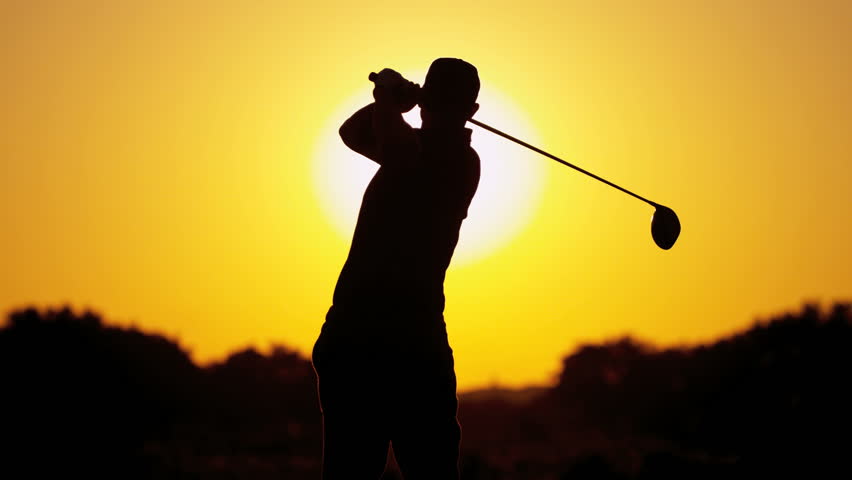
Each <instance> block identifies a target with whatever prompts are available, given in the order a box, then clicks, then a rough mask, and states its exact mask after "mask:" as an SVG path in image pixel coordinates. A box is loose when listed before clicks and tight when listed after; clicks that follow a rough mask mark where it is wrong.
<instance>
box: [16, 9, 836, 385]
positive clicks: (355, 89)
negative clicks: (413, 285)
mask: <svg viewBox="0 0 852 480" xmlns="http://www.w3.org/2000/svg"><path fill="white" fill-rule="evenodd" d="M288 3H289V2H265V1H256V2H252V1H246V2H220V1H203V2H202V1H198V2H179V1H144V2H141V1H140V2H133V1H126V2H107V1H98V2H94V1H91V2H90V1H75V2H65V1H47V0H45V1H33V2H3V3H2V4H0V65H2V71H3V75H2V76H0V106H2V108H0V112H2V113H0V161H2V168H1V169H0V272H2V274H3V275H2V277H0V308H3V309H5V310H9V309H12V308H15V307H19V306H23V305H28V304H36V305H39V306H48V305H53V306H55V305H59V304H61V303H65V302H69V303H70V304H72V305H73V306H75V307H77V308H82V307H85V306H90V307H93V308H95V309H97V310H99V311H101V312H103V313H104V315H105V316H107V317H108V318H110V319H112V320H114V321H116V322H118V323H121V324H130V323H135V324H137V325H139V326H141V327H143V328H145V329H147V330H154V331H159V332H163V333H166V334H168V335H170V336H175V337H179V338H180V339H181V342H182V344H183V345H185V346H187V347H188V348H190V349H191V350H192V352H193V354H194V356H195V358H196V359H198V360H200V361H207V360H210V359H213V358H217V357H220V356H222V355H223V354H225V353H226V352H228V351H231V350H232V349H234V348H238V347H243V346H246V345H248V344H257V345H260V346H266V345H268V343H269V342H283V343H285V344H287V345H291V346H293V347H295V348H298V349H299V350H301V351H303V352H308V351H309V349H310V346H311V345H312V342H313V340H314V339H315V337H316V335H317V333H318V331H319V328H320V325H321V322H322V319H323V315H324V313H325V311H326V309H327V308H328V305H329V302H330V300H331V293H332V288H333V286H334V282H335V281H336V277H337V274H338V272H339V269H340V266H341V265H342V262H343V260H344V259H345V255H346V253H347V249H348V241H349V237H348V235H347V234H346V233H345V232H343V233H341V231H340V228H339V226H336V224H335V220H334V219H333V218H331V217H330V215H329V213H328V205H329V204H333V203H334V202H335V201H336V200H334V197H333V195H332V192H329V191H327V188H325V189H324V187H322V186H318V185H321V182H319V183H318V181H317V175H320V176H322V171H323V170H321V169H320V170H318V169H317V165H322V164H323V163H322V162H324V161H326V160H327V159H326V158H324V156H327V155H328V152H334V151H336V150H334V149H335V148H336V147H335V144H333V142H334V138H333V135H331V136H330V135H329V134H328V132H329V131H332V132H333V130H334V128H336V125H338V124H339V123H340V122H341V121H342V120H344V119H345V116H346V114H347V113H348V111H347V110H346V108H348V106H349V105H350V104H351V103H352V102H353V101H357V100H358V99H369V91H370V90H369V89H370V85H369V83H368V82H367V81H366V75H367V73H369V72H370V71H377V70H379V69H381V68H382V67H392V68H396V69H398V70H400V71H404V72H412V74H413V75H414V76H416V75H417V72H420V75H421V77H420V78H413V80H415V81H418V82H422V75H423V73H425V70H426V68H427V67H428V65H429V63H430V62H431V61H432V60H433V59H434V58H437V57H440V56H455V57H461V58H464V59H466V60H468V61H470V62H472V63H474V64H475V65H476V66H477V67H478V68H479V72H480V76H481V78H482V81H483V91H485V90H486V89H487V90H488V91H489V92H492V93H493V94H489V95H490V96H489V97H487V98H490V99H492V103H496V100H495V99H496V98H498V97H499V98H505V99H509V101H510V102H511V107H512V108H513V109H515V110H511V112H515V111H517V112H520V113H517V114H516V115H512V118H511V120H506V119H505V118H502V117H501V115H506V114H507V112H510V111H509V110H506V109H505V108H503V107H500V108H496V107H495V108H492V109H491V110H490V112H489V108H487V107H486V105H483V110H482V114H481V116H478V118H480V120H482V121H485V122H486V123H493V124H494V126H496V127H497V128H505V129H506V130H508V131H510V133H512V132H517V131H518V130H517V129H522V128H521V127H524V126H525V125H528V126H529V131H530V133H529V135H531V136H534V137H535V141H536V142H537V143H538V144H539V145H540V146H542V147H543V148H544V149H546V150H548V151H551V152H553V153H555V154H557V155H560V156H562V157H563V158H565V159H567V160H569V161H576V162H577V163H578V164H579V165H581V166H583V167H585V168H588V169H589V170H591V171H593V172H595V173H598V174H600V175H602V176H604V177H605V178H608V179H610V180H612V181H614V182H616V183H618V184H621V185H623V186H625V187H627V188H629V189H631V190H634V191H636V192H637V193H639V194H640V195H644V196H647V197H649V198H651V199H652V200H655V201H658V202H660V203H663V204H666V205H668V206H670V207H672V208H673V209H674V210H675V211H676V212H677V213H678V215H679V216H680V218H681V222H682V223H683V233H682V235H681V238H680V240H679V242H678V244H677V245H675V247H674V248H673V249H672V250H671V251H667V252H664V251H662V250H659V249H658V248H656V247H655V246H654V245H653V242H652V241H651V237H650V234H649V232H648V224H649V221H650V216H651V213H652V209H651V208H650V207H648V206H646V205H643V204H642V203H640V202H637V201H636V200H634V199H631V198H630V197H628V196H626V195H624V194H621V193H619V192H617V191H615V190H612V189H610V188H609V187H606V186H603V185H602V184H599V183H597V182H594V181H592V180H590V179H588V178H586V177H583V176H581V175H579V174H576V173H574V172H573V171H571V170H569V169H567V168H565V167H562V166H559V165H557V164H555V163H553V162H551V161H549V160H547V159H545V158H543V157H540V156H538V155H536V154H533V153H532V152H527V151H525V150H523V149H521V148H519V147H515V146H512V145H509V144H506V145H505V147H504V149H503V150H501V151H500V154H503V155H505V156H506V158H507V159H509V160H510V161H516V162H517V164H518V165H530V167H529V168H530V169H531V171H533V170H534V171H536V172H538V173H537V175H540V177H541V178H540V182H539V183H537V185H538V187H537V188H536V191H535V192H534V195H535V198H534V200H530V201H529V202H526V203H525V204H528V206H526V207H523V208H524V210H523V212H525V213H523V214H522V216H523V218H524V222H523V225H524V226H523V228H521V229H520V230H518V231H517V234H516V235H514V236H507V237H506V238H503V240H501V243H500V245H499V246H498V247H494V248H493V249H491V250H489V251H488V252H487V254H483V255H480V257H479V258H477V259H475V260H471V261H468V262H466V263H464V264H459V265H456V266H453V267H451V270H450V271H449V273H448V278H447V282H446V292H447V297H448V302H447V311H446V319H447V323H448V330H449V333H450V339H451V342H452V344H453V348H454V350H455V354H456V366H457V373H458V376H459V384H460V386H461V387H462V388H468V387H473V386H478V385H484V384H488V383H491V382H500V383H503V384H510V385H518V384H524V383H529V382H541V381H546V380H548V379H549V378H551V375H552V374H554V373H555V372H556V371H557V369H558V367H559V359H560V358H561V356H562V355H563V354H565V353H567V352H568V351H570V350H571V349H572V348H573V347H574V346H575V345H576V344H577V342H582V341H590V340H594V341H597V340H601V339H605V338H610V337H612V336H615V335H620V334H623V333H632V334H635V335H638V336H639V337H641V338H644V339H648V340H652V341H654V342H658V343H660V344H672V343H677V342H693V341H702V340H708V339H711V338H715V337H717V336H719V335H722V334H725V333H729V332H732V331H735V330H737V329H740V328H743V327H745V326H747V325H749V324H750V323H751V322H752V320H753V318H754V317H755V316H756V315H761V316H767V315H769V314H772V313H776V312H779V311H782V310H787V309H793V308H798V306H799V305H800V303H801V302H802V301H804V300H816V301H822V302H827V301H832V300H836V299H849V298H850V297H852V249H850V248H849V245H852V215H850V206H852V188H850V184H851V183H852V165H850V160H852V136H850V132H852V88H850V85H852V28H849V26H850V25H852V2H848V1H833V2H832V1H791V2H770V1H704V2H699V1H690V2H683V1H666V2H662V1H660V2H656V1H655V2H631V1H602V2H554V4H553V5H551V4H548V3H544V2H520V3H519V2H484V3H481V4H476V3H474V2H464V5H454V4H455V3H456V2H444V3H445V5H435V6H432V7H428V8H427V7H423V6H421V5H418V6H413V7H403V6H402V5H403V4H402V3H400V2H387V3H380V2H368V3H366V4H365V3H363V2H357V3H356V2H351V3H342V4H335V3H332V2H319V1H317V2H310V4H309V5H310V6H302V7H293V6H290V5H288ZM436 3H441V2H436ZM500 3H504V4H503V5H500ZM495 95H497V96H495ZM353 99H354V100H353ZM485 100H486V97H483V99H482V101H483V102H485ZM486 103H487V102H486ZM501 109H502V110H501ZM511 112H510V113H511ZM489 115H490V116H489ZM518 122H520V123H518ZM524 122H526V123H524ZM513 128H515V130H512V129H513ZM487 135H490V134H487V133H485V132H482V131H475V132H474V142H476V141H477V137H479V138H480V139H481V140H482V139H483V136H487ZM497 148H499V147H497ZM480 153H482V152H480ZM359 160H360V159H358V158H353V159H352V161H355V162H357V161H359ZM364 161H366V160H364ZM488 161H489V159H488V158H485V155H483V169H486V168H488V167H489V165H491V166H492V167H493V168H502V167H499V166H495V165H497V164H490V163H488ZM533 165H535V166H533ZM506 168H508V167H506ZM512 168H515V167H512ZM317 172H320V173H319V174H318V173H317ZM518 195H519V194H518ZM525 195H526V194H525ZM524 198H526V197H524ZM530 198H532V197H530ZM521 200H523V199H521V198H519V200H518V202H519V205H520V204H521V203H524V202H521ZM517 208H521V207H517ZM471 238H473V236H472V235H471ZM462 242H465V230H464V229H463V230H462ZM472 248H476V247H472ZM483 251H484V250H483Z"/></svg>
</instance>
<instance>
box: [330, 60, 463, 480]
mask: <svg viewBox="0 0 852 480" xmlns="http://www.w3.org/2000/svg"><path fill="white" fill-rule="evenodd" d="M371 79H372V80H373V81H374V82H375V84H376V86H375V88H374V90H373V97H374V99H375V102H374V103H372V104H370V105H367V106H366V107H364V108H362V109H361V110H359V111H358V112H356V113H355V114H354V115H352V117H350V118H349V119H348V120H347V121H346V122H345V123H344V124H343V126H342V127H341V128H340V136H341V138H342V139H343V142H344V143H345V144H346V145H347V146H348V147H349V148H351V149H352V150H354V151H356V152H358V153H360V154H362V155H364V156H365V157H367V158H369V159H371V160H373V161H375V162H376V163H378V164H379V165H380V167H379V170H378V171H377V172H376V175H375V176H374V177H373V179H372V181H371V182H370V184H369V186H368V187H367V189H366V192H365V193H364V198H363V200H362V204H361V211H360V214H359V216H358V223H357V225H356V227H355V233H354V236H353V239H352V246H351V248H350V251H349V257H348V258H347V260H346V263H345V264H344V266H343V270H342V271H341V273H340V277H339V278H338V281H337V286H336V288H335V291H334V301H333V305H332V307H331V308H330V309H329V311H328V314H327V315H326V321H325V324H324V325H323V327H322V332H321V333H320V336H319V338H318V339H317V342H316V344H315V345H314V350H313V362H314V369H315V370H316V372H317V377H318V380H319V395H320V406H321V408H322V413H323V429H324V432H323V479H324V480H336V479H344V478H345V479H362V478H363V479H367V478H379V477H380V476H381V474H382V472H383V471H384V467H385V461H386V459H387V453H388V445H389V444H391V443H392V444H393V449H394V455H395V457H396V459H397V463H398V464H399V466H400V469H401V470H402V473H403V475H404V476H405V478H406V479H407V480H418V479H429V480H442V479H457V478H458V475H459V473H458V455H459V440H460V435H461V431H460V428H459V424H458V421H457V420H456V412H457V407H458V402H457V399H456V377H455V372H454V369H453V352H452V349H451V348H450V346H449V343H448V341H447V332H446V325H445V323H444V319H443V311H444V291H443V283H444V275H445V273H446V270H447V267H448V266H449V264H450V259H451V258H452V255H453V251H454V249H455V246H456V243H457V242H458V238H459V229H460V227H461V224H462V220H463V219H464V218H465V217H466V216H467V209H468V206H469V205H470V202H471V200H472V199H473V195H474V193H475V192H476V188H477V185H478V183H479V157H478V156H477V154H476V152H475V151H474V150H473V148H471V146H470V133H471V130H470V129H468V128H465V124H466V122H467V120H468V119H470V118H471V117H473V115H474V114H475V113H476V111H477V109H478V108H479V105H478V104H477V103H476V97H477V95H478V94H479V76H478V73H477V70H476V68H475V67H474V66H473V65H471V64H469V63H467V62H464V61H462V60H459V59H455V58H439V59H437V60H435V61H434V62H433V63H432V65H431V66H430V67H429V72H428V73H427V75H426V81H425V83H424V85H423V88H422V89H421V88H420V87H419V85H417V84H414V83H412V82H409V81H407V80H405V79H404V78H403V77H402V76H401V75H400V74H399V73H397V72H395V71H393V70H390V69H384V70H382V71H381V72H380V73H379V74H378V75H375V76H372V75H371ZM416 104H419V105H420V116H421V119H422V120H423V122H422V127H421V128H420V129H414V128H412V127H411V126H409V125H408V124H407V123H406V122H405V120H404V119H403V118H402V114H403V113H404V112H407V111H409V110H411V109H412V108H413V107H414V105H416Z"/></svg>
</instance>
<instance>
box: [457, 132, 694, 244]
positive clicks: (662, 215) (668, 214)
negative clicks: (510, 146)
mask: <svg viewBox="0 0 852 480" xmlns="http://www.w3.org/2000/svg"><path fill="white" fill-rule="evenodd" d="M468 121H469V122H470V123H472V124H474V125H476V126H478V127H480V128H484V129H485V130H488V131H489V132H491V133H496V134H497V135H500V136H501V137H503V138H506V139H509V140H511V141H513V142H515V143H517V144H518V145H523V146H524V147H527V148H529V149H530V150H532V151H534V152H537V153H540V154H542V155H544V156H545V157H547V158H550V159H551V160H555V161H557V162H559V163H561V164H562V165H565V166H568V167H571V168H573V169H574V170H577V171H578V172H580V173H585V174H586V175H588V176H590V177H592V178H594V179H595V180H599V181H601V182H603V183H605V184H607V185H609V186H610V187H614V188H617V189H619V190H621V191H622V192H624V193H626V194H628V195H630V196H632V197H634V198H638V199H639V200H642V201H643V202H645V203H647V204H648V205H651V206H652V207H654V208H655V210H654V216H653V217H652V218H651V236H652V237H653V238H654V243H656V244H657V246H658V247H660V248H662V249H663V250H668V249H670V248H672V246H673V245H674V244H675V242H676V241H677V237H678V236H679V235H680V220H678V218H677V214H675V212H674V210H672V209H671V208H669V207H666V206H664V205H660V204H659V203H656V202H652V201H651V200H648V199H647V198H645V197H642V196H640V195H636V194H635V193H633V192H631V191H630V190H627V189H626V188H622V187H619V186H618V185H616V184H614V183H612V182H610V181H609V180H606V179H603V178H601V177H599V176H597V175H595V174H594V173H592V172H589V171H587V170H583V169H582V168H580V167H578V166H576V165H573V164H571V163H568V162H566V161H565V160H562V159H561V158H559V157H557V156H555V155H551V154H549V153H547V152H545V151H544V150H542V149H540V148H536V147H534V146H532V145H530V144H529V143H527V142H524V141H523V140H519V139H517V138H515V137H513V136H511V135H509V134H507V133H503V132H501V131H500V130H497V129H496V128H494V127H491V126H489V125H486V124H484V123H482V122H480V121H478V120H474V119H472V118H471V119H470V120H468Z"/></svg>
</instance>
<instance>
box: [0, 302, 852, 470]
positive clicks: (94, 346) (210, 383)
mask: <svg viewBox="0 0 852 480" xmlns="http://www.w3.org/2000/svg"><path fill="white" fill-rule="evenodd" d="M850 347H852V314H850V308H849V305H841V304H838V305H836V306H834V307H833V308H832V309H831V310H830V311H820V310H819V309H817V308H816V307H813V306H806V307H805V308H803V309H802V311H800V312H797V313H791V314H788V315H784V316H781V317H779V318H775V319H772V320H770V321H766V322H758V323H756V324H755V325H754V326H753V327H752V328H751V329H749V330H747V331H744V332H742V333H740V334H738V335H734V336H731V337H729V338H725V339H722V340H719V341H717V342H715V343H713V344H709V345H703V346H699V347H695V348H688V349H687V348H684V349H657V348H654V347H652V346H649V345H646V344H643V343H640V342H637V341H635V340H633V339H631V338H623V339H619V340H615V341H612V342H610V343H606V344H603V345H586V346H583V347H581V348H579V349H577V350H576V351H575V352H573V353H571V354H570V355H568V356H566V357H565V358H564V361H563V369H562V372H561V375H560V376H559V379H558V382H556V384H555V385H553V386H549V387H538V388H530V389H524V390H501V389H493V390H481V391H477V392H470V393H467V394H463V395H461V397H460V411H459V418H460V421H461V423H462V428H463V439H462V450H463V457H462V460H461V466H462V472H463V478H464V479H469V480H477V479H483V480H484V479H489V480H490V479H494V480H496V479H501V480H502V479H507V480H508V479H513V480H515V479H517V480H521V479H524V480H526V479H560V480H561V479H651V478H654V479H656V478H669V477H679V478H690V479H702V478H725V479H730V478H746V477H748V478H755V477H757V478H763V477H769V476H778V475H782V474H783V475H784V476H785V477H786V476H796V475H798V476H802V477H805V478H852V476H850V473H852V468H850V465H849V462H848V460H847V456H848V455H849V453H848V446H849V440H848V438H849V432H850V426H852V425H850V411H849V408H850V407H849V405H850V404H852V402H851V401H852V398H850V397H852V395H850V393H849V391H850V390H849V388H848V383H849V379H850V366H852V348H850ZM0 382H2V389H0V391H2V394H0V425H2V428H0V442H2V444H0V452H2V454H1V455H2V456H3V458H2V462H0V477H2V478H10V479H12V478H44V477H46V476H48V475H61V476H62V477H69V476H70V477H71V478H76V477H78V476H82V477H87V478H96V477H101V478H106V477H109V478H125V479H136V478H179V479H184V478H186V479H243V480H250V479H273V478H274V479H296V480H298V479H317V478H319V461H320V454H321V442H322V440H321V418H320V416H319V410H318V407H317V399H316V390H315V383H314V382H315V380H314V375H313V369H312V368H311V365H310V362H309V361H308V360H307V359H305V358H303V357H301V356H299V355H298V354H296V353H293V352H291V351H289V350H287V349H286V348H283V347H280V348H276V349H274V350H273V351H271V352H269V353H266V354H263V353H258V352H257V351H255V350H251V349H249V350H244V351H241V352H236V353H234V354H232V355H231V356H230V357H228V358H227V359H226V360H224V361H222V362H221V363H218V364H215V365H212V366H209V367H205V368H200V367H198V366H197V365H195V364H193V363H192V361H191V360H190V358H189V356H188V355H187V354H186V352H185V351H184V350H182V349H181V348H180V346H179V345H178V344H177V343H176V342H174V341H172V340H169V339H166V338H163V337H161V336H158V335H152V334H147V333H144V332H141V331H138V330H135V329H122V328H117V327H112V326H108V325H106V324H104V322H103V321H102V319H101V318H100V316H98V315H96V314H93V313H90V312H83V313H80V314H77V313H75V312H73V311H72V310H70V309H68V308H63V309H58V310H46V311H37V310H35V309H25V310H20V311H16V312H12V313H10V314H9V316H8V319H7V321H6V323H5V325H4V326H3V328H2V330H0ZM397 475H398V474H396V473H395V472H394V469H393V465H392V464H391V466H390V467H389V470H388V472H387V473H386V475H385V477H386V478H388V479H390V478H396V476H397Z"/></svg>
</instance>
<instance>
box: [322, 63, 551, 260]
mask: <svg viewBox="0 0 852 480" xmlns="http://www.w3.org/2000/svg"><path fill="white" fill-rule="evenodd" d="M406 78H418V77H417V76H416V75H406ZM421 83H422V81H421ZM371 91H372V90H371V89H369V87H367V88H365V90H364V91H363V92H360V93H359V94H357V95H354V96H352V97H351V98H349V99H348V100H347V101H345V102H343V104H341V106H340V108H339V109H338V110H337V111H336V112H335V113H334V114H333V115H332V116H331V117H330V118H329V122H328V124H327V125H326V127H325V128H324V129H323V131H322V133H321V134H320V136H319V139H318V141H317V146H316V149H315V151H316V153H315V161H314V165H313V167H314V168H313V176H314V179H313V180H314V187H315V192H316V194H317V196H318V199H319V203H320V205H321V208H322V210H323V211H324V212H325V215H326V218H327V219H328V221H329V222H330V223H331V224H332V225H333V227H334V229H335V230H336V231H337V232H338V233H339V234H340V235H342V236H344V237H346V238H351V236H352V232H353V230H354V228H355V222H356V220H357V218H358V210H359V209H360V207H361V198H362V196H363V194H364V189H365V188H366V187H367V184H368V183H369V182H370V179H371V178H372V177H373V174H375V172H376V170H377V169H378V165H376V164H375V163H374V162H372V161H371V160H369V159H367V158H364V157H362V156H361V155H359V154H357V153H355V152H353V151H351V150H349V149H348V148H347V147H346V146H345V145H344V144H343V142H342V141H341V140H340V136H339V134H338V129H339V128H340V125H341V124H343V122H344V121H345V120H346V119H347V118H348V117H349V116H350V115H352V114H353V113H355V112H356V111H357V110H358V109H360V108H361V107H363V106H364V105H367V104H369V103H370V102H372V95H371ZM477 101H478V103H479V105H480V108H479V112H478V113H477V114H476V116H475V118H476V119H477V120H479V121H481V122H483V123H486V124H488V125H491V126H493V127H495V128H498V129H501V130H503V131H505V132H507V133H509V134H511V135H513V136H516V137H518V138H522V139H524V140H526V141H528V142H529V143H533V144H535V143H537V140H538V138H537V135H536V134H535V131H534V129H533V128H532V125H531V124H530V122H529V121H528V120H527V118H526V116H525V115H524V114H523V113H522V112H521V110H520V109H519V108H517V107H516V106H515V105H514V104H513V103H512V102H511V101H510V100H509V99H508V98H506V97H505V96H504V95H501V94H500V93H498V92H496V91H494V90H492V89H490V88H488V87H487V86H485V85H483V86H482V88H481V90H480V93H479V98H478V100H477ZM404 118H405V120H406V121H407V122H408V123H409V124H410V125H411V126H413V127H415V128H417V127H419V126H420V111H419V109H418V108H417V107H415V108H414V109H413V110H411V111H410V112H408V113H406V114H405V115H404ZM468 127H469V128H471V129H472V130H473V133H472V135H471V145H472V146H473V148H474V149H475V150H476V152H477V153H478V154H479V157H480V161H481V163H482V169H481V174H480V180H479V188H478V189H477V191H476V196H475V197H474V199H473V201H472V202H471V205H470V208H469V210H468V216H467V218H466V219H465V220H464V222H463V224H462V228H461V232H460V235H459V243H458V246H457V247H456V251H455V254H454V255H453V264H454V265H459V264H465V263H471V262H474V261H477V260H481V259H483V258H485V257H487V256H489V255H492V254H494V253H495V252H497V251H498V250H499V249H500V248H501V247H504V246H505V245H507V244H508V243H509V242H510V241H511V240H512V238H514V237H515V236H516V235H517V234H518V233H519V232H521V231H522V230H523V228H524V227H525V226H526V225H527V224H528V223H529V222H530V220H531V218H532V215H533V214H534V212H535V210H536V208H537V206H538V203H539V200H540V198H541V191H542V187H543V180H544V168H543V165H542V164H543V162H541V161H540V159H538V158H534V157H533V156H532V155H531V154H530V153H529V152H528V151H527V150H525V149H523V147H520V146H518V145H515V144H513V143H511V142H509V141H507V140H505V139H503V138H500V137H498V136H496V135H494V134H493V133H490V132H487V131H485V130H482V129H481V128H479V127H477V126H475V125H471V124H468Z"/></svg>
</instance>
